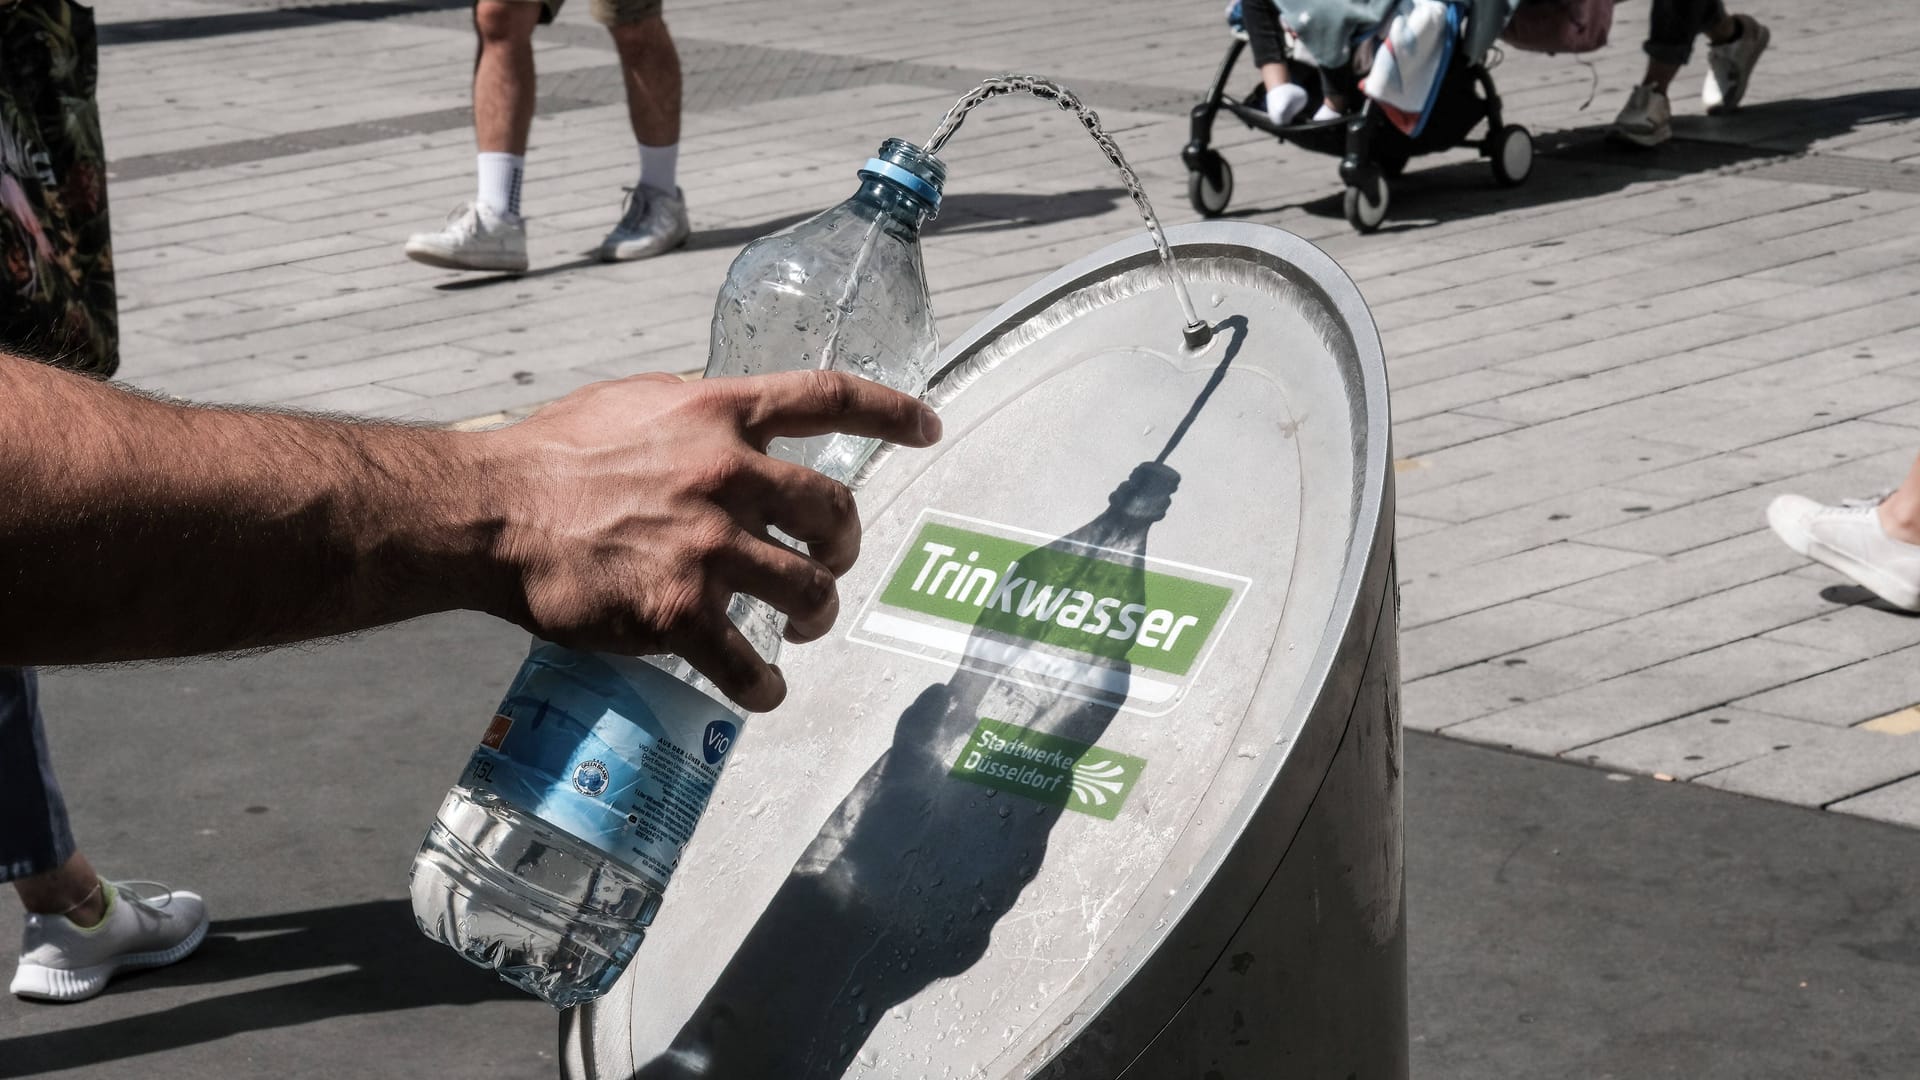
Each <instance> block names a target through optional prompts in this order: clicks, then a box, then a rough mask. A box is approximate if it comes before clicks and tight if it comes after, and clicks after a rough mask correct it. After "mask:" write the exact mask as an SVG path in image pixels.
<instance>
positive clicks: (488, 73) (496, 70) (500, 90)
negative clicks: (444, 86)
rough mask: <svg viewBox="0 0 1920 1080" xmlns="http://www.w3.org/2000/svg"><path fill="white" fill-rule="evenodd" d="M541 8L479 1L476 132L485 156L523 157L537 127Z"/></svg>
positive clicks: (521, 1)
mask: <svg viewBox="0 0 1920 1080" xmlns="http://www.w3.org/2000/svg"><path fill="white" fill-rule="evenodd" d="M540 10H541V5H539V4H537V3H527V2H525V0H480V2H479V3H478V4H476V5H474V9H473V28H474V32H475V33H476V34H477V35H478V36H479V39H480V43H479V48H478V51H477V53H476V55H475V57H474V62H473V133H474V138H475V140H476V141H477V142H478V143H479V145H480V150H481V151H482V152H483V153H487V152H491V153H500V154H525V153H526V152H527V132H528V131H530V130H532V128H533V89H534V75H533V28H534V27H536V26H538V25H540Z"/></svg>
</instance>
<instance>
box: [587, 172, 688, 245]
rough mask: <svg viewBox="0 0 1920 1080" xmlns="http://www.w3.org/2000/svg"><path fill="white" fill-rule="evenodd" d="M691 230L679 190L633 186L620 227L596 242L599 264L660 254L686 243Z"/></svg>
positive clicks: (685, 199)
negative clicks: (598, 243) (598, 248)
mask: <svg viewBox="0 0 1920 1080" xmlns="http://www.w3.org/2000/svg"><path fill="white" fill-rule="evenodd" d="M692 233H693V227H692V225H691V224H690V223H689V222H688V220H687V198H686V196H685V195H683V194H681V192H680V189H679V188H674V189H673V191H672V193H671V194H669V193H668V192H665V191H662V190H660V189H659V188H651V187H636V188H632V189H630V190H629V191H628V192H627V205H626V209H625V210H623V211H622V212H621V214H620V224H618V225H615V226H614V227H613V231H612V232H610V233H608V234H607V238H606V239H605V240H602V241H600V252H599V254H600V259H601V261H602V262H626V261H627V260H629V259H651V258H653V257H654V256H655V255H664V254H666V253H667V252H669V251H672V250H673V249H674V248H677V247H679V246H680V245H682V244H684V243H686V242H687V237H688V236H690V235H692Z"/></svg>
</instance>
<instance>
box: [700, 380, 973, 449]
mask: <svg viewBox="0 0 1920 1080" xmlns="http://www.w3.org/2000/svg"><path fill="white" fill-rule="evenodd" d="M711 389H712V392H714V393H718V394H723V395H727V396H728V397H729V400H730V403H731V404H732V405H733V406H734V408H735V409H736V410H737V412H738V415H739V417H740V427H741V431H742V433H743V434H745V435H746V437H747V440H748V441H749V442H751V443H752V444H753V445H755V446H757V447H760V448H762V449H764V448H765V447H766V445H767V444H768V443H769V442H771V441H773V440H774V439H775V438H778V437H780V436H783V435H784V436H788V437H791V438H806V437H808V436H812V435H826V434H829V433H832V432H845V433H847V434H849V435H859V436H863V437H865V438H869V439H885V440H886V441H887V442H890V443H899V444H900V445H902V446H932V445H933V444H934V443H936V442H938V441H940V417H939V416H937V415H936V414H935V413H934V411H933V410H932V409H930V408H928V407H927V406H926V405H925V404H923V403H922V402H921V401H919V400H918V399H916V398H912V397H908V396H907V395H906V394H903V393H901V392H900V391H898V390H894V389H891V388H889V387H885V386H882V385H880V384H879V383H877V382H873V381H871V380H868V379H862V378H859V377H857V376H853V375H848V374H846V373H845V372H840V371H786V372H781V373H779V374H776V375H758V376H752V377H743V378H733V379H716V380H714V381H713V384H712V387H711Z"/></svg>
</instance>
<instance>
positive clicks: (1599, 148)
mask: <svg viewBox="0 0 1920 1080" xmlns="http://www.w3.org/2000/svg"><path fill="white" fill-rule="evenodd" d="M1915 118H1920V90H1913V89H1902V90H1870V91H1863V92H1860V93H1855V94H1842V95H1838V96H1835V97H1830V98H1792V99H1788V100H1784V101H1767V102H1761V103H1758V104H1754V105H1749V106H1747V107H1745V108H1743V109H1741V110H1740V111H1739V112H1738V113H1735V114H1733V115H1730V116H1721V117H1704V116H1683V117H1679V118H1676V120H1675V121H1674V135H1675V137H1674V139H1673V141H1672V142H1669V143H1667V144H1666V145H1664V146H1660V147H1656V148H1654V149H1651V150H1649V149H1642V148H1640V147H1636V146H1630V145H1625V144H1621V143H1616V142H1614V141H1612V140H1610V139H1609V138H1608V137H1607V133H1608V130H1609V127H1610V125H1609V124H1593V125H1589V126H1587V127H1580V128H1573V129H1571V130H1567V131H1559V132H1550V133H1546V134H1543V135H1538V136H1536V138H1537V140H1538V141H1537V144H1536V155H1537V156H1536V159H1535V162H1534V167H1533V175H1532V176H1531V177H1530V178H1529V179H1528V180H1527V181H1526V183H1523V184H1521V185H1520V186H1519V187H1513V188H1502V187H1499V186H1497V185H1496V184H1495V183H1494V180H1493V173H1492V170H1491V168H1490V167H1489V166H1488V164H1487V163H1486V161H1485V160H1484V159H1481V160H1474V161H1455V162H1452V163H1450V164H1446V165H1438V166H1432V167H1422V165H1421V162H1420V159H1418V158H1415V159H1414V161H1413V162H1412V163H1411V164H1410V165H1409V166H1408V167H1407V171H1406V173H1405V174H1404V175H1403V176H1401V177H1400V178H1399V179H1396V180H1394V181H1393V201H1392V204H1391V206H1390V207H1389V209H1388V211H1387V222H1386V224H1385V225H1384V226H1382V227H1381V230H1380V231H1382V232H1404V231H1407V230H1411V229H1418V228H1422V227H1424V226H1428V225H1435V224H1441V223H1444V222H1451V221H1463V220H1467V219H1470V218H1476V217H1483V216H1487V215H1492V214H1500V213H1505V212H1507V211H1511V210H1522V209H1528V208H1531V207H1536V206H1545V205H1550V204H1553V203H1558V202H1563V201H1569V200H1574V199H1589V198H1594V197H1596V196H1600V195H1607V194H1611V193H1613V192H1616V191H1620V190H1623V189H1625V188H1627V187H1629V186H1631V185H1633V184H1638V183H1644V182H1646V181H1647V180H1649V179H1666V178H1669V177H1676V176H1685V175H1689V174H1692V173H1701V172H1710V171H1713V170H1716V169H1729V168H1731V169H1757V168H1765V167H1768V166H1771V165H1774V164H1777V163H1778V164H1784V163H1786V162H1788V161H1790V160H1793V159H1794V158H1796V157H1797V156H1798V155H1802V154H1807V153H1808V152H1809V150H1810V148H1811V147H1812V145H1813V144H1814V143H1815V142H1817V141H1820V140H1823V139H1831V138H1834V137H1836V136H1840V135H1845V134H1848V133H1850V132H1854V131H1858V130H1860V129H1862V128H1866V127H1869V126H1872V125H1875V124H1893V123H1898V122H1901V121H1906V120H1912V119H1915ZM1509 119H1510V120H1512V121H1515V122H1518V123H1522V124H1524V123H1525V122H1526V118H1525V117H1524V116H1510V117H1509ZM1889 133H1891V132H1889ZM1282 152H1285V151H1282ZM1840 158H1844V151H1840V152H1839V153H1837V154H1835V155H1832V156H1831V157H1829V156H1827V155H1820V154H1814V155H1813V156H1812V157H1811V158H1808V159H1806V162H1807V165H1808V167H1807V168H1799V169H1796V171H1795V173H1794V175H1793V176H1792V177H1791V179H1794V180H1806V179H1810V178H1813V173H1812V171H1811V170H1812V168H1813V167H1815V166H1817V165H1818V163H1820V162H1821V161H1822V160H1823V159H1824V160H1838V159H1840ZM1326 160H1327V176H1328V184H1329V188H1330V194H1328V195H1327V196H1326V197H1325V198H1321V199H1315V200H1313V201H1312V202H1308V203H1303V204H1301V205H1300V209H1302V210H1305V211H1306V212H1307V213H1309V214H1313V215H1316V216H1319V217H1334V218H1337V217H1341V216H1343V209H1342V206H1341V200H1342V191H1341V189H1340V188H1339V187H1338V185H1339V179H1338V178H1337V175H1336V172H1335V170H1336V169H1337V168H1338V163H1337V162H1336V161H1335V160H1334V159H1332V158H1328V159H1326ZM1845 161H1846V162H1848V163H1849V164H1853V165H1865V166H1868V167H1869V168H1870V169H1871V170H1872V171H1873V172H1875V173H1881V174H1884V177H1882V178H1883V179H1886V180H1888V181H1890V182H1892V183H1893V184H1895V185H1897V189H1898V190H1904V191H1914V192H1920V168H1915V167H1913V166H1901V165H1897V164H1895V163H1893V162H1880V161H1871V162H1869V161H1865V160H1864V159H1853V158H1845ZM1787 178H1788V177H1785V176H1783V177H1782V179H1787ZM1827 182H1830V183H1834V184H1837V185H1840V186H1846V187H1866V186H1871V185H1872V184H1873V183H1874V178H1872V177H1868V178H1866V179H1862V178H1860V177H1857V176H1852V175H1848V174H1846V173H1838V172H1836V174H1835V178H1834V179H1832V180H1830V181H1827ZM1281 209H1285V207H1258V208H1254V207H1249V208H1247V209H1245V210H1239V211H1232V212H1229V214H1228V216H1230V217H1244V216H1250V215H1260V214H1270V213H1273V212H1275V211H1277V210H1281Z"/></svg>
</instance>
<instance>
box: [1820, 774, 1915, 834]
mask: <svg viewBox="0 0 1920 1080" xmlns="http://www.w3.org/2000/svg"><path fill="white" fill-rule="evenodd" d="M1827 809H1829V810H1832V811H1833V812H1835V813H1838V814H1852V815H1854V816H1855V817H1863V818H1871V819H1872V820H1874V821H1884V822H1886V823H1888V824H1889V825H1904V826H1906V827H1907V828H1909V829H1920V776H1917V777H1909V778H1907V779H1905V780H1897V781H1895V782H1893V783H1891V784H1887V785H1885V786H1884V787H1877V788H1874V789H1872V790H1871V791H1867V792H1863V793H1862V794H1859V795H1855V796H1852V797H1851V798H1846V799H1841V800H1840V801H1839V802H1835V803H1831V804H1829V805H1828V806H1827Z"/></svg>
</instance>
